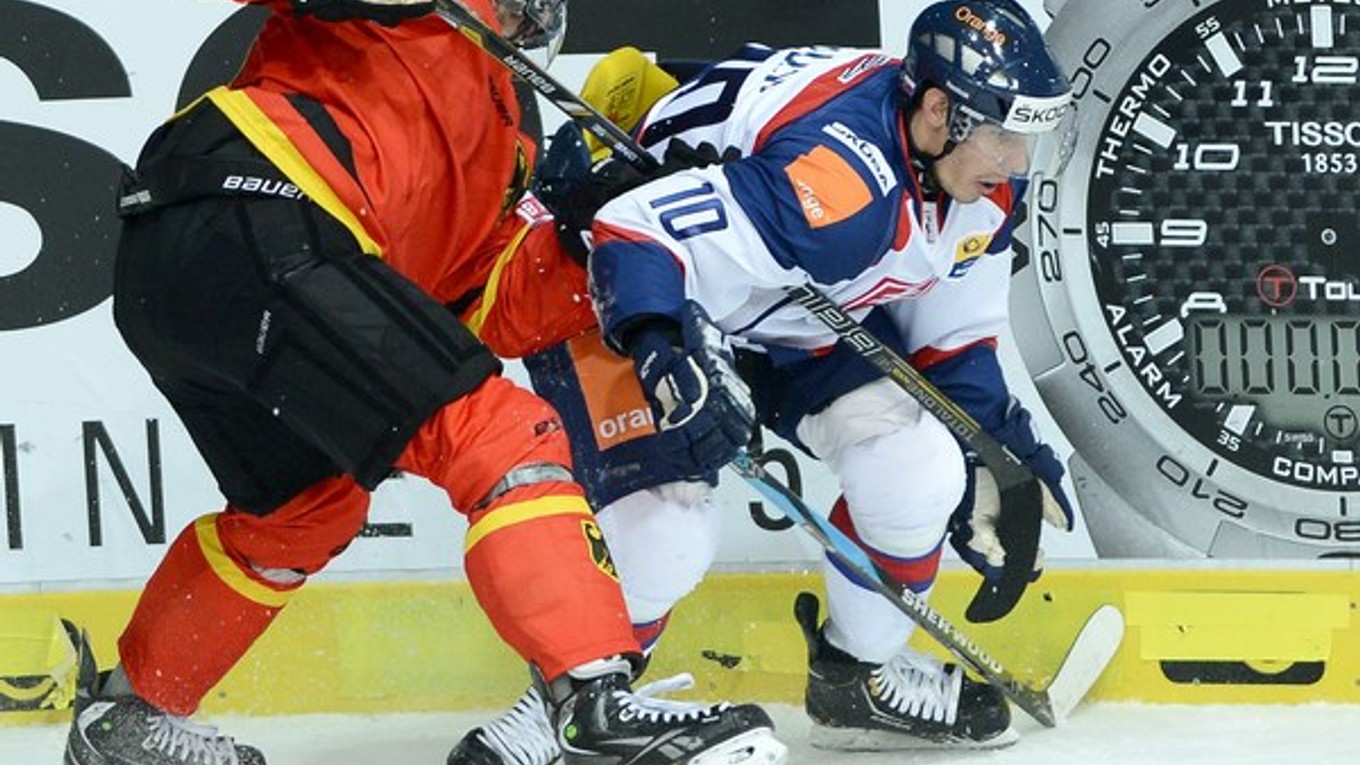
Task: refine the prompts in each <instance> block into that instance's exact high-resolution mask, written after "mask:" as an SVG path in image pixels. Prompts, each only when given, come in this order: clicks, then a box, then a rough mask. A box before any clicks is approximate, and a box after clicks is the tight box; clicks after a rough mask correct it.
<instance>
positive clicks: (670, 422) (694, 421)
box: [626, 301, 756, 478]
mask: <svg viewBox="0 0 1360 765" xmlns="http://www.w3.org/2000/svg"><path fill="white" fill-rule="evenodd" d="M677 330H678V331H677ZM677 341H678V342H677ZM626 347H627V348H628V353H629V356H631V357H632V359H633V365H634V367H635V368H636V369H637V374H638V379H639V380H640V381H641V383H642V390H643V393H644V395H646V397H647V401H648V403H649V404H650V405H651V409H652V416H653V417H654V418H655V421H656V427H657V430H659V431H662V432H663V433H667V432H670V433H679V434H682V435H683V442H684V449H685V450H686V451H687V452H688V457H689V459H690V461H691V462H692V463H693V465H694V476H693V477H696V478H701V477H702V476H703V475H704V474H706V473H708V472H710V471H713V470H717V469H718V468H720V467H722V466H723V465H726V464H727V463H728V462H731V461H732V459H733V458H735V457H736V456H737V453H738V452H739V451H740V450H741V449H742V448H744V447H745V446H746V444H747V443H749V442H750V440H751V434H752V431H753V430H754V428H755V418H756V413H755V405H754V404H753V403H752V402H751V393H750V390H749V389H747V387H746V383H744V382H742V381H741V379H740V378H739V377H737V374H736V371H735V370H734V369H733V360H732V351H731V349H730V348H729V347H728V346H727V343H726V341H725V339H724V338H723V335H722V332H721V331H719V330H718V328H717V327H715V326H714V325H713V323H712V322H710V321H709V320H708V316H707V314H705V313H704V310H703V309H702V308H700V307H699V305H698V304H697V303H694V302H692V301H690V302H687V303H685V306H684V308H683V309H682V316H681V325H680V327H678V328H677V327H675V325H674V324H673V323H672V322H670V321H668V320H656V321H652V322H649V323H648V324H647V325H646V326H643V327H640V328H638V329H636V330H634V331H632V332H629V333H628V336H627V340H626Z"/></svg>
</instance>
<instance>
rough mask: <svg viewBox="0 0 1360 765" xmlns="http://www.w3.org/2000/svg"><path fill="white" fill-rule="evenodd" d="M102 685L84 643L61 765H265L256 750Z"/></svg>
mask: <svg viewBox="0 0 1360 765" xmlns="http://www.w3.org/2000/svg"><path fill="white" fill-rule="evenodd" d="M83 642H84V641H82V643H83ZM105 684H106V683H101V682H100V678H99V675H98V671H97V670H96V668H95V664H94V659H93V657H92V656H91V655H90V654H89V650H88V644H84V645H83V646H82V650H81V655H80V675H79V680H78V681H77V687H76V699H75V704H74V711H75V714H74V717H73V718H72V720H71V732H70V735H68V736H67V738H66V756H65V760H64V762H65V765H265V761H264V755H262V754H260V751H259V750H258V749H255V748H254V747H250V746H245V745H242V744H237V743H235V742H234V741H232V740H231V739H230V738H228V737H226V736H219V735H218V734H217V729H216V728H212V727H210V726H206V725H199V724H197V723H193V722H190V721H189V720H186V719H184V718H182V717H175V716H174V715H170V714H167V713H165V712H162V711H161V710H159V709H157V708H155V707H153V706H151V705H150V704H148V703H146V702H145V701H143V700H142V699H141V698H139V697H138V696H135V695H132V694H119V695H110V694H105V693H104V689H103V688H101V687H99V686H101V685H105Z"/></svg>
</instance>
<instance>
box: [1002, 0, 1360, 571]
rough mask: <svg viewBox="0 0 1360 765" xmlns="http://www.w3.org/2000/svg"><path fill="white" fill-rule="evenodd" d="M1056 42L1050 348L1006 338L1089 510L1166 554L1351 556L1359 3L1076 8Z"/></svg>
mask: <svg viewBox="0 0 1360 765" xmlns="http://www.w3.org/2000/svg"><path fill="white" fill-rule="evenodd" d="M1050 5H1054V4H1053V3H1050ZM1095 6H1099V7H1098V8H1097V7H1095ZM1112 14H1113V15H1119V16H1121V18H1119V19H1114V18H1111V16H1112ZM1120 30H1122V31H1120ZM1048 36H1049V39H1050V44H1051V45H1052V47H1053V48H1054V51H1055V53H1056V54H1057V55H1058V57H1059V59H1060V60H1062V61H1063V63H1064V65H1065V66H1067V67H1068V71H1069V74H1070V75H1071V76H1072V79H1073V84H1074V89H1075V91H1076V95H1077V99H1078V101H1077V103H1078V106H1077V112H1078V119H1079V125H1080V130H1081V134H1080V138H1079V141H1078V147H1077V153H1076V155H1075V157H1074V159H1073V161H1072V162H1071V163H1070V164H1069V165H1068V167H1067V168H1066V170H1065V171H1064V175H1063V176H1062V177H1060V178H1053V179H1038V180H1037V181H1036V184H1035V189H1034V191H1033V192H1032V193H1033V197H1032V199H1031V219H1030V226H1029V228H1028V229H1027V230H1026V231H1024V232H1021V239H1022V240H1023V241H1024V244H1025V246H1026V247H1027V248H1028V249H1029V252H1030V253H1031V256H1032V257H1031V263H1030V265H1029V266H1027V268H1028V269H1029V270H1030V271H1031V273H1032V276H1031V278H1032V279H1034V282H1033V289H1031V290H1029V291H1028V292H1026V291H1025V290H1023V289H1021V290H1018V293H1019V295H1018V302H1020V303H1021V304H1022V305H1024V306H1025V307H1024V308H1017V310H1038V311H1042V312H1043V313H1044V314H1045V317H1046V318H1047V320H1048V323H1049V324H1050V325H1051V327H1050V329H1051V331H1050V332H1048V333H1047V334H1048V337H1049V338H1050V339H1049V340H1048V341H1046V342H1045V341H1038V340H1034V339H1033V338H1029V339H1026V338H1025V336H1024V335H1022V334H1021V333H1017V337H1018V338H1020V342H1021V344H1022V352H1024V355H1025V358H1026V361H1027V363H1028V364H1029V365H1030V367H1031V371H1033V372H1034V373H1035V375H1036V385H1038V387H1039V389H1040V391H1041V392H1042V393H1044V394H1045V399H1046V402H1047V403H1048V405H1049V407H1050V409H1052V410H1053V412H1054V416H1055V418H1057V419H1058V420H1059V422H1060V424H1062V425H1063V428H1064V431H1065V432H1066V433H1067V434H1068V436H1069V438H1070V439H1071V440H1072V443H1073V446H1074V448H1075V449H1076V452H1077V456H1078V457H1079V461H1080V462H1081V463H1082V464H1081V465H1080V466H1079V467H1078V466H1076V465H1074V473H1075V474H1076V475H1077V476H1078V477H1090V478H1091V479H1092V480H1093V482H1094V484H1095V485H1096V486H1097V487H1098V490H1096V491H1092V492H1090V494H1091V498H1090V501H1089V502H1088V500H1087V498H1085V497H1083V500H1082V506H1083V511H1084V512H1086V514H1087V515H1088V517H1089V516H1090V514H1091V513H1095V514H1100V513H1107V514H1108V513H1111V512H1115V511H1113V510H1111V509H1110V508H1108V507H1104V505H1110V504H1112V503H1111V501H1110V500H1115V499H1117V500H1119V504H1123V505H1126V506H1125V507H1121V508H1120V509H1119V511H1118V512H1129V511H1132V512H1134V513H1138V514H1140V515H1142V516H1144V517H1145V518H1147V519H1148V520H1150V521H1151V523H1152V525H1153V526H1155V527H1156V528H1157V529H1158V530H1160V531H1161V532H1164V533H1166V534H1167V535H1169V536H1170V537H1171V538H1173V539H1174V540H1175V542H1174V545H1173V547H1175V548H1178V549H1177V550H1176V551H1177V552H1186V551H1187V550H1189V551H1197V552H1199V553H1207V554H1211V555H1235V554H1243V555H1264V556H1276V555H1307V556H1312V555H1331V554H1349V553H1352V552H1354V551H1360V456H1358V455H1360V108H1358V107H1360V7H1356V6H1354V5H1352V4H1350V3H1339V2H1295V1H1293V0H1290V1H1289V2H1284V1H1283V0H1220V1H1219V2H1210V1H1204V0H1201V1H1199V2H1195V1H1194V0H1143V2H1120V3H1117V4H1113V6H1111V4H1109V3H1090V2H1069V3H1066V4H1063V5H1062V7H1061V9H1060V10H1059V11H1058V15H1057V17H1056V18H1055V19H1054V21H1053V23H1052V25H1051V26H1050V27H1049V30H1048ZM1018 278H1019V279H1021V280H1023V278H1024V277H1023V276H1020V277H1018ZM1027 302H1028V303H1029V304H1028V305H1025V304H1026V303H1027ZM1036 302H1037V304H1038V305H1037V306H1036V305H1033V303H1036ZM1028 334H1033V333H1025V335H1028ZM1054 340H1056V343H1057V345H1056V346H1055V347H1054V346H1049V345H1047V344H1048V343H1051V342H1053V341H1054ZM1024 346H1029V348H1025V347H1024ZM1087 469H1089V471H1090V473H1092V474H1093V475H1091V476H1084V471H1086V470H1087ZM1077 488H1078V493H1079V494H1082V486H1081V484H1080V483H1079V484H1078V487H1077ZM1088 505H1089V507H1088ZM1352 513H1354V514H1355V516H1356V517H1355V518H1351V514H1352ZM1103 525H1106V524H1104V523H1103V522H1102V521H1100V520H1096V521H1095V522H1093V523H1091V524H1090V526H1091V529H1092V533H1093V536H1094V535H1095V534H1096V532H1097V531H1098V530H1099V528H1100V527H1102V526H1103ZM1146 531H1147V529H1146V528H1144V527H1141V526H1140V527H1138V528H1136V529H1130V528H1125V529H1124V530H1123V531H1122V533H1123V534H1124V535H1125V536H1134V535H1137V534H1142V533H1145V532H1146ZM1111 533H1112V534H1114V535H1115V536H1118V535H1119V533H1120V532H1114V531H1112V532H1111ZM1125 541H1128V542H1129V543H1130V545H1129V546H1132V547H1135V548H1138V549H1139V550H1140V551H1144V552H1145V551H1146V550H1147V548H1146V547H1139V544H1138V542H1137V541H1136V540H1125ZM1096 543H1097V549H1098V550H1101V552H1102V554H1105V553H1106V552H1109V553H1111V554H1120V552H1121V551H1120V550H1119V549H1117V548H1118V547H1119V544H1113V545H1111V544H1102V543H1101V541H1100V540H1096ZM1102 548H1103V549H1102Z"/></svg>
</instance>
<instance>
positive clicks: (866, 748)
mask: <svg viewBox="0 0 1360 765" xmlns="http://www.w3.org/2000/svg"><path fill="white" fill-rule="evenodd" d="M1019 740H1020V734H1019V732H1017V731H1016V730H1015V728H1014V727H1009V728H1006V729H1005V730H1003V731H1001V732H1000V733H998V734H996V735H995V736H992V737H991V738H989V739H987V740H985V741H974V740H973V739H970V738H948V739H943V740H932V739H928V738H921V737H919V736H912V735H910V734H907V733H898V732H896V731H888V730H877V729H870V728H830V727H827V726H825V725H818V724H816V723H813V725H812V730H811V732H810V733H809V734H808V743H809V744H811V745H812V746H813V748H815V749H830V750H834V751H837V752H910V751H940V750H946V751H948V750H955V751H956V750H961V749H1001V748H1003V747H1007V746H1010V745H1011V744H1014V743H1015V742H1016V741H1019Z"/></svg>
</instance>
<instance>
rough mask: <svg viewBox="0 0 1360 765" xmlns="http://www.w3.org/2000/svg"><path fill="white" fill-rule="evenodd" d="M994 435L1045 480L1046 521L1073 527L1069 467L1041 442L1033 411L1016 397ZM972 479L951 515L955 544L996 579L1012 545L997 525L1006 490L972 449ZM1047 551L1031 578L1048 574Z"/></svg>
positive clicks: (969, 457)
mask: <svg viewBox="0 0 1360 765" xmlns="http://www.w3.org/2000/svg"><path fill="white" fill-rule="evenodd" d="M992 435H993V436H994V437H995V438H996V439H997V440H998V441H1000V442H1001V443H1002V444H1004V445H1005V446H1006V447H1007V448H1009V449H1010V450H1011V452H1012V453H1013V454H1015V455H1016V456H1017V457H1018V458H1020V460H1021V461H1022V462H1024V463H1025V465H1026V466H1028V467H1029V469H1030V470H1032V471H1033V472H1034V475H1035V477H1037V478H1038V479H1039V481H1040V483H1041V484H1042V490H1043V502H1044V506H1043V509H1044V520H1045V521H1047V522H1048V523H1049V525H1051V526H1053V527H1055V528H1059V529H1062V530H1063V531H1071V530H1072V525H1073V518H1074V516H1073V513H1072V503H1071V502H1070V501H1069V500H1068V498H1067V493H1066V492H1064V491H1063V488H1062V479H1063V475H1064V472H1065V471H1064V470H1063V466H1062V463H1061V462H1059V461H1058V456H1057V455H1056V454H1054V452H1053V449H1052V448H1051V447H1049V446H1048V445H1047V444H1044V443H1041V442H1040V441H1039V438H1038V435H1037V434H1036V433H1035V431H1034V426H1033V422H1032V419H1031V417H1030V413H1029V411H1028V410H1026V409H1025V408H1024V407H1023V406H1021V405H1020V403H1019V402H1018V401H1016V400H1014V399H1012V400H1011V405H1010V408H1009V409H1008V410H1007V411H1006V419H1005V421H1004V422H1003V423H1002V424H1001V426H1000V427H999V428H997V429H996V430H995V431H993V433H992ZM967 463H968V466H967V470H968V484H967V488H966V489H965V490H964V494H963V499H962V500H961V501H960V502H959V506H958V507H957V508H956V509H955V510H954V514H953V515H952V516H951V517H950V519H949V543H950V545H951V546H953V548H954V550H955V551H956V552H957V553H958V554H959V557H961V558H963V560H964V561H966V562H967V563H968V564H969V565H970V566H972V567H973V568H974V569H976V570H977V571H978V573H980V574H982V576H983V577H985V578H987V579H991V580H995V579H999V578H1000V577H1001V567H1002V564H1004V563H1005V560H1006V550H1005V548H1003V547H1002V546H1001V540H1000V539H998V538H997V535H996V524H997V520H998V518H999V517H1000V516H1001V493H1000V491H999V490H998V488H997V485H996V479H994V478H993V477H992V471H990V470H988V469H987V467H986V466H985V465H983V464H982V463H981V462H980V461H979V460H978V458H977V455H976V454H973V453H971V452H969V453H968V455H967ZM1043 567H1044V554H1043V550H1040V551H1039V555H1038V556H1037V557H1036V558H1035V560H1034V574H1033V575H1032V576H1031V577H1030V581H1031V582H1032V581H1034V580H1036V579H1038V578H1039V575H1040V574H1041V573H1043Z"/></svg>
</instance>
